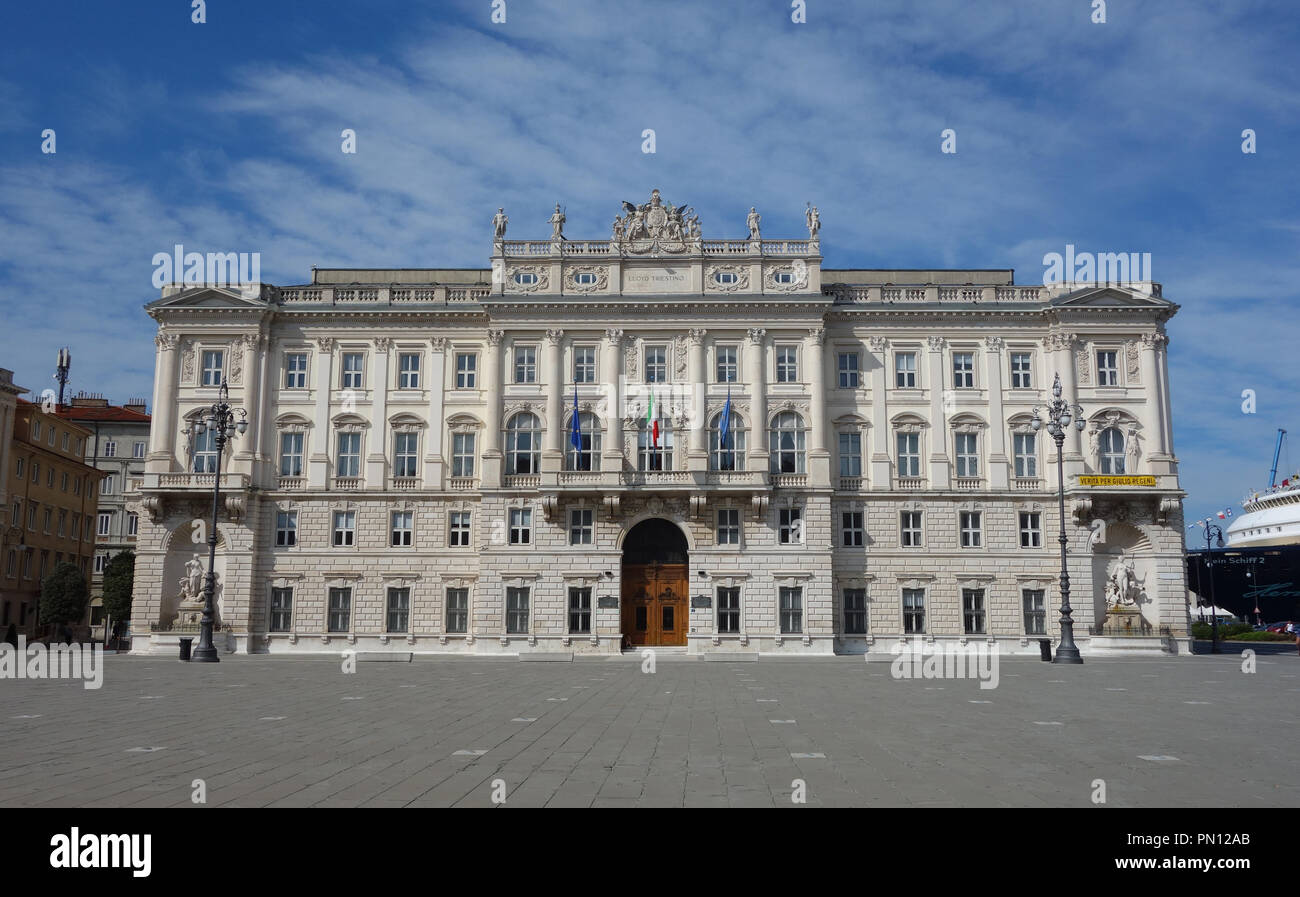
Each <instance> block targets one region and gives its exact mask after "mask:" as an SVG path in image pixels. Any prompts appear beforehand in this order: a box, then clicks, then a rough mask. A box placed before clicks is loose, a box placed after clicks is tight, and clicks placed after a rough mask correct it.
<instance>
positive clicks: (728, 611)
mask: <svg viewBox="0 0 1300 897" xmlns="http://www.w3.org/2000/svg"><path fill="white" fill-rule="evenodd" d="M718 632H740V589H739V588H735V587H732V588H723V587H720V588H719V589H718Z"/></svg>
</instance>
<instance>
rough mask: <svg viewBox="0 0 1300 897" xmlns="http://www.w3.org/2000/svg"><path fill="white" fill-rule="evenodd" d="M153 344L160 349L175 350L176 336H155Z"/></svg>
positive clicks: (169, 334)
mask: <svg viewBox="0 0 1300 897" xmlns="http://www.w3.org/2000/svg"><path fill="white" fill-rule="evenodd" d="M153 342H154V345H155V346H157V347H158V348H160V349H175V348H176V343H177V339H176V334H174V333H159V334H156V335H155V336H154V338H153Z"/></svg>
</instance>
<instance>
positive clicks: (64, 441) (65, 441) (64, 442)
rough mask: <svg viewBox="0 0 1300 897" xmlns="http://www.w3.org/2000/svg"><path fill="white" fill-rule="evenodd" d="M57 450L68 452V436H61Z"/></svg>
mask: <svg viewBox="0 0 1300 897" xmlns="http://www.w3.org/2000/svg"><path fill="white" fill-rule="evenodd" d="M59 448H61V449H63V450H64V451H65V452H66V451H67V450H68V434H67V433H64V434H63V438H62V439H60V440H59Z"/></svg>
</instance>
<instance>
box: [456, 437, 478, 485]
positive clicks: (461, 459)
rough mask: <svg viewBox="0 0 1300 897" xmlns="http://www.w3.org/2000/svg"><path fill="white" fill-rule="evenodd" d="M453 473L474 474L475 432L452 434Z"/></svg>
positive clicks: (460, 475) (469, 475)
mask: <svg viewBox="0 0 1300 897" xmlns="http://www.w3.org/2000/svg"><path fill="white" fill-rule="evenodd" d="M451 475H452V476H453V477H472V476H474V434H473V433H453V434H451Z"/></svg>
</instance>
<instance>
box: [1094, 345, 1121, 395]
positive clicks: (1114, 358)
mask: <svg viewBox="0 0 1300 897" xmlns="http://www.w3.org/2000/svg"><path fill="white" fill-rule="evenodd" d="M1118 356H1119V353H1118V352H1116V351H1114V350H1110V349H1108V350H1105V351H1101V352H1098V353H1097V385H1098V386H1119V361H1118Z"/></svg>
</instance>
